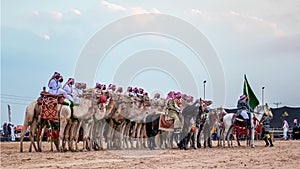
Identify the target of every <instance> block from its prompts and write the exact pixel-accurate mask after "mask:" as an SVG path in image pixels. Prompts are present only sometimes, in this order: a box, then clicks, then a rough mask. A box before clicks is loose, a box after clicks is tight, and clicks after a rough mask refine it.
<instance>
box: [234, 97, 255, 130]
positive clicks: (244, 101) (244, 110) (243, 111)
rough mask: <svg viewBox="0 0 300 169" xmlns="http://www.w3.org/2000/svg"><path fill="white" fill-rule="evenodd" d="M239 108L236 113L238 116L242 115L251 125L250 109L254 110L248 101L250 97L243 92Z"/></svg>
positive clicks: (238, 104)
mask: <svg viewBox="0 0 300 169" xmlns="http://www.w3.org/2000/svg"><path fill="white" fill-rule="evenodd" d="M237 108H238V110H237V113H236V117H238V116H241V117H242V118H243V119H244V120H245V121H246V122H247V126H249V125H250V124H249V123H250V119H249V115H248V111H251V112H252V111H253V110H252V108H251V107H250V105H249V103H248V97H247V96H246V95H244V94H243V95H241V96H240V99H239V100H238V103H237Z"/></svg>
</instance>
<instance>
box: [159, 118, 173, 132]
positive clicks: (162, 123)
mask: <svg viewBox="0 0 300 169" xmlns="http://www.w3.org/2000/svg"><path fill="white" fill-rule="evenodd" d="M158 126H159V130H163V131H173V130H174V119H170V118H168V117H167V115H165V114H162V115H160V117H159V125H158Z"/></svg>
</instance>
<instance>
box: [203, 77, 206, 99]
mask: <svg viewBox="0 0 300 169" xmlns="http://www.w3.org/2000/svg"><path fill="white" fill-rule="evenodd" d="M205 83H206V80H204V81H203V90H204V91H203V93H204V94H203V99H204V100H205Z"/></svg>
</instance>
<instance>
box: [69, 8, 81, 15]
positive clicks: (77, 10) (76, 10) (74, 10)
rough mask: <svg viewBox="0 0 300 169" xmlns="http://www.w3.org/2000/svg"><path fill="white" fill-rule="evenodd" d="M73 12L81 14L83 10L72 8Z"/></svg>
mask: <svg viewBox="0 0 300 169" xmlns="http://www.w3.org/2000/svg"><path fill="white" fill-rule="evenodd" d="M71 12H72V13H74V14H76V15H81V11H80V10H79V9H71Z"/></svg>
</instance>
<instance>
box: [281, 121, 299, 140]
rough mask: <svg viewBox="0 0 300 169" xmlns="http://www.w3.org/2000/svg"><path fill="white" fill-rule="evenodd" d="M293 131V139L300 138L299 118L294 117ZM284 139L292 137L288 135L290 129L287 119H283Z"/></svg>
mask: <svg viewBox="0 0 300 169" xmlns="http://www.w3.org/2000/svg"><path fill="white" fill-rule="evenodd" d="M292 127H293V131H292V138H291V139H293V140H300V125H299V124H298V119H294V124H293V126H292ZM282 128H283V139H284V140H288V139H290V138H289V136H288V131H289V128H290V127H289V123H288V121H287V120H284V121H283V126H282Z"/></svg>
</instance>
